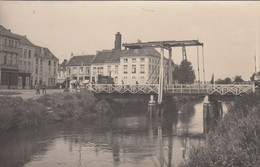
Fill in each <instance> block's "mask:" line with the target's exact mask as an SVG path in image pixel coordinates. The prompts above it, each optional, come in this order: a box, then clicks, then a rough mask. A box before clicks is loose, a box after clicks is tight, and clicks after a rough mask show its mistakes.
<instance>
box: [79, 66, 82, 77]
mask: <svg viewBox="0 0 260 167" xmlns="http://www.w3.org/2000/svg"><path fill="white" fill-rule="evenodd" d="M79 74H80V75H82V74H83V67H80V68H79Z"/></svg>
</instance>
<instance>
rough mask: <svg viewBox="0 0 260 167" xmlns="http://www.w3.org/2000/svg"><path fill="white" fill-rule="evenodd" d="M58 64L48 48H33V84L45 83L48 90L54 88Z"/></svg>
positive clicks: (57, 60)
mask: <svg viewBox="0 0 260 167" xmlns="http://www.w3.org/2000/svg"><path fill="white" fill-rule="evenodd" d="M58 63H59V59H58V58H57V57H55V56H54V55H53V54H52V53H51V51H50V50H49V49H48V48H44V47H40V46H35V56H34V68H33V75H32V81H33V84H34V85H35V84H36V83H39V84H42V83H43V82H45V84H46V86H48V87H49V88H54V87H56V82H57V75H58V74H57V71H58Z"/></svg>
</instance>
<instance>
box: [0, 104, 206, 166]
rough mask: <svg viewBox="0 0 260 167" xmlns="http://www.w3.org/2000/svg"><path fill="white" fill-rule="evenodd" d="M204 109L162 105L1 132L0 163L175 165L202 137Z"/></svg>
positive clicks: (20, 164)
mask: <svg viewBox="0 0 260 167" xmlns="http://www.w3.org/2000/svg"><path fill="white" fill-rule="evenodd" d="M202 109H203V108H202V102H188V103H183V104H181V103H180V104H179V105H178V108H176V106H175V107H172V106H164V108H163V110H164V113H163V115H161V116H159V117H147V116H146V112H145V111H137V112H130V113H124V114H122V115H118V116H117V117H113V118H110V119H107V120H104V119H100V120H97V121H96V122H94V123H91V124H87V123H79V122H76V123H67V124H62V125H55V126H49V127H42V128H38V129H34V130H32V129H30V130H19V131H15V132H13V133H12V132H11V133H8V134H5V135H2V136H0V145H1V149H0V162H1V164H0V166H4V167H17V166H25V167H33V166H37V167H45V166H54V167H55V166H65V167H71V166H78V167H84V166H105V167H110V166H111V167H112V166H120V167H130V166H141V167H146V166H147V167H148V166H149V167H150V166H151V167H152V166H168V167H171V166H177V165H178V164H179V163H180V162H181V161H182V160H183V159H185V158H187V154H188V148H189V146H190V144H191V143H197V144H200V143H201V141H202V140H203V112H202ZM204 125H205V123H204Z"/></svg>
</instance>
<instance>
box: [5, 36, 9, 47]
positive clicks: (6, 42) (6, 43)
mask: <svg viewBox="0 0 260 167" xmlns="http://www.w3.org/2000/svg"><path fill="white" fill-rule="evenodd" d="M7 45H8V41H7V39H6V38H5V46H7Z"/></svg>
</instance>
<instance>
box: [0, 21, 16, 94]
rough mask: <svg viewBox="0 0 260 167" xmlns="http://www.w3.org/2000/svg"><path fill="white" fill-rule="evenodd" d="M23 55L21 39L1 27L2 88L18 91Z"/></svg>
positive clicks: (0, 65)
mask: <svg viewBox="0 0 260 167" xmlns="http://www.w3.org/2000/svg"><path fill="white" fill-rule="evenodd" d="M20 55H21V48H20V39H19V38H18V37H17V36H16V35H14V34H13V33H11V31H10V30H7V29H5V28H4V27H3V26H1V25H0V88H1V89H7V88H8V89H16V88H17V84H18V69H19V65H18V61H19V57H20Z"/></svg>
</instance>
